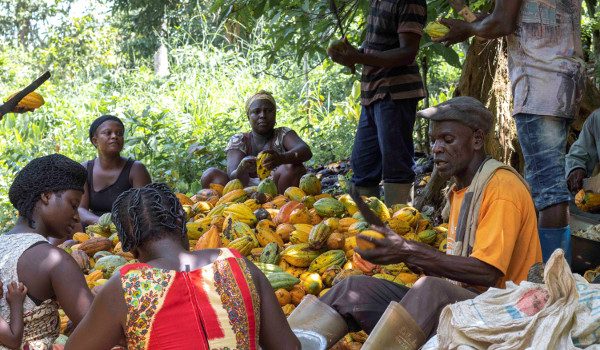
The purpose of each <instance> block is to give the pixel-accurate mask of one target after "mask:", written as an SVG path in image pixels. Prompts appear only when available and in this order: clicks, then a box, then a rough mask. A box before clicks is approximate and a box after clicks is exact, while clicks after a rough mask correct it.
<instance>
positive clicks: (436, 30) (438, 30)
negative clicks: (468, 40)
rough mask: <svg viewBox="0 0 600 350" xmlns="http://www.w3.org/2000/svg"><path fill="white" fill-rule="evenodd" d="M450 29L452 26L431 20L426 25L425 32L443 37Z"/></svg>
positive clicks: (436, 36) (434, 36)
mask: <svg viewBox="0 0 600 350" xmlns="http://www.w3.org/2000/svg"><path fill="white" fill-rule="evenodd" d="M449 31H450V28H448V27H446V26H445V25H443V24H441V23H439V22H437V21H435V22H429V23H428V24H427V26H426V27H425V32H426V33H427V34H429V36H430V37H432V38H441V37H443V36H444V35H446V34H447V33H448V32H449Z"/></svg>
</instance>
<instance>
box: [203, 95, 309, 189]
mask: <svg viewBox="0 0 600 350" xmlns="http://www.w3.org/2000/svg"><path fill="white" fill-rule="evenodd" d="M276 109H277V108H276V104H275V100H274V99H273V96H272V95H271V93H270V92H267V91H264V90H261V91H259V92H258V93H257V94H256V95H254V96H252V97H250V98H249V99H248V101H246V115H247V116H248V121H249V122H250V126H251V127H252V131H251V132H246V133H239V134H235V135H233V137H231V139H230V140H229V144H228V145H227V147H226V148H225V152H227V173H225V172H224V171H222V170H219V169H216V168H210V169H207V170H206V171H205V172H204V173H203V174H202V178H201V183H202V188H208V187H209V185H210V184H211V183H217V184H221V185H225V184H226V183H227V182H228V181H229V180H231V179H239V180H240V181H242V184H243V185H244V186H253V185H257V184H258V183H259V181H260V180H259V179H258V176H257V175H256V156H257V155H258V153H259V152H261V151H262V152H265V153H269V156H268V157H267V158H266V159H265V161H264V166H265V167H266V168H267V169H268V170H274V172H273V173H272V176H273V182H275V184H276V185H277V189H278V190H279V193H283V192H284V191H285V189H286V188H288V187H290V186H298V184H299V183H300V178H301V177H302V175H304V174H306V168H304V166H303V165H302V162H306V161H307V160H309V159H310V158H311V157H312V152H311V151H310V147H308V145H307V144H306V143H305V142H304V141H302V139H301V138H300V137H299V136H298V134H296V132H295V131H294V130H291V129H289V128H285V127H281V128H275V123H276V121H277V120H276V114H277V113H276Z"/></svg>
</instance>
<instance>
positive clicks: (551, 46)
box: [507, 0, 585, 136]
mask: <svg viewBox="0 0 600 350" xmlns="http://www.w3.org/2000/svg"><path fill="white" fill-rule="evenodd" d="M507 42H508V71H509V75H510V81H511V83H512V90H513V91H512V93H513V106H514V107H513V115H516V114H520V113H529V114H537V115H544V116H554V117H562V118H575V117H576V116H577V115H578V112H579V105H580V104H581V100H582V98H583V89H584V81H585V63H584V61H583V50H582V47H581V0H549V1H546V0H543V1H542V0H526V1H523V4H522V5H521V12H520V14H519V22H518V26H517V30H516V31H515V32H514V33H513V34H511V35H509V36H507ZM519 136H520V135H519Z"/></svg>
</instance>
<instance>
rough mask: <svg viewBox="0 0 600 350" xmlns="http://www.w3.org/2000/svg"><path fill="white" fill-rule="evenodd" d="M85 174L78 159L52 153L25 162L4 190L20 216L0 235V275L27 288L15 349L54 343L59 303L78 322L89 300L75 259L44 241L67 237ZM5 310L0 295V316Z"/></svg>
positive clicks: (49, 346) (5, 314)
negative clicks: (21, 322) (20, 329)
mask: <svg viewBox="0 0 600 350" xmlns="http://www.w3.org/2000/svg"><path fill="white" fill-rule="evenodd" d="M86 176H87V173H86V171H85V168H84V167H82V166H81V165H80V164H79V163H77V162H75V161H73V160H71V159H69V158H67V157H65V156H63V155H60V154H52V155H49V156H45V157H41V158H36V159H34V160H32V161H31V162H29V164H27V165H26V166H25V167H24V168H23V169H22V170H21V171H20V172H19V173H18V174H17V177H16V178H15V180H14V182H13V183H12V185H11V186H10V190H9V192H8V196H9V199H10V202H11V203H12V205H13V206H14V207H15V208H16V209H17V210H18V211H19V217H18V219H17V222H16V224H15V226H14V227H13V228H12V229H11V230H10V231H8V232H6V233H4V234H2V235H0V279H1V280H2V282H3V283H4V285H7V284H9V283H12V282H22V283H23V284H24V285H25V287H26V288H27V297H26V298H25V301H24V303H23V314H24V316H25V317H24V331H23V340H22V342H21V345H20V346H19V347H18V348H19V349H21V348H22V349H35V350H40V349H41V350H46V349H52V344H53V343H54V340H55V339H56V338H57V337H58V334H59V331H60V322H59V321H58V317H59V315H58V308H59V304H60V306H61V307H62V309H63V310H65V313H66V314H67V316H69V319H71V321H73V322H74V323H75V324H77V323H79V321H81V319H82V318H83V316H84V315H85V313H86V312H87V311H88V309H89V307H90V305H91V303H92V299H93V296H92V293H91V292H90V290H89V289H88V286H87V284H86V282H85V278H84V276H83V273H82V272H81V269H80V268H79V266H78V265H77V263H76V262H75V260H74V259H73V258H72V257H71V256H70V255H69V254H68V253H67V252H65V251H64V250H62V249H60V248H57V247H54V246H53V245H51V244H49V242H48V238H50V237H53V238H56V239H59V240H60V239H65V238H66V237H68V236H69V235H71V232H72V229H73V227H74V226H75V225H76V224H77V223H79V214H78V211H77V208H78V207H79V201H80V200H81V196H82V194H83V185H84V183H85V179H86ZM9 315H10V308H9V305H8V303H7V300H6V298H2V299H0V316H2V317H3V318H4V319H8V317H9ZM11 322H12V320H11ZM0 349H5V348H4V347H2V346H0Z"/></svg>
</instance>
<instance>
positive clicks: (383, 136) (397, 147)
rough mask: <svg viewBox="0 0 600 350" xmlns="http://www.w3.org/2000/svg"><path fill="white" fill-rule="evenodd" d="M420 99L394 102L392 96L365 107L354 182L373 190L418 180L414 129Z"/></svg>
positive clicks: (352, 160)
mask: <svg viewBox="0 0 600 350" xmlns="http://www.w3.org/2000/svg"><path fill="white" fill-rule="evenodd" d="M417 103H418V99H408V100H397V101H394V100H392V99H391V97H390V96H389V95H387V96H386V97H385V98H384V99H383V100H377V101H375V102H373V103H371V104H370V105H368V106H363V107H362V111H361V113H360V119H359V121H358V128H357V130H356V137H355V139H354V148H353V150H352V156H351V158H350V166H351V167H352V170H353V171H354V175H353V176H352V182H353V183H354V184H355V185H357V186H363V187H371V186H377V185H379V182H380V181H381V179H382V178H383V181H384V182H390V183H412V182H413V181H414V180H415V172H414V171H413V166H414V164H415V163H414V159H413V158H414V151H415V150H414V145H413V138H412V134H413V128H414V125H415V116H416V113H417Z"/></svg>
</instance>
